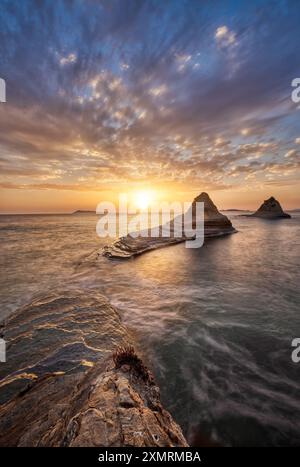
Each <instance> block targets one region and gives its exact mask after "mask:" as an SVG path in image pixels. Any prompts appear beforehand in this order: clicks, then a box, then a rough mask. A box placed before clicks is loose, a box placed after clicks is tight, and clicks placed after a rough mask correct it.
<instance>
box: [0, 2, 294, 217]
mask: <svg viewBox="0 0 300 467" xmlns="http://www.w3.org/2000/svg"><path fill="white" fill-rule="evenodd" d="M299 24H300V4H299V1H296V0H294V1H285V0H280V1H275V0H274V1H271V0H268V1H258V0H252V1H251V2H249V1H230V0H227V1H214V2H212V1H203V0H202V1H200V0H197V1H193V0H179V1H176V0H171V1H168V0H164V1H160V0H159V1H156V0H119V1H117V0H97V1H96V0H77V1H76V0H65V1H61V0H55V1H52V0H50V1H47V0H24V1H22V2H21V1H17V0H16V1H14V0H0V77H1V78H2V79H4V80H5V82H6V100H7V102H5V103H0V128H1V132H0V177H1V178H0V189H1V195H0V212H2V213H6V212H7V213H8V212H9V213H14V212H68V211H73V210H76V209H95V207H96V205H97V204H98V203H99V202H101V201H117V199H118V194H119V193H135V192H139V191H140V190H149V189H151V190H152V192H154V193H155V196H156V198H157V199H158V200H162V201H172V200H174V201H190V200H192V199H193V198H194V197H195V196H196V195H197V194H199V193H200V192H202V191H206V192H208V193H209V194H210V195H211V197H212V199H213V200H214V201H215V203H216V204H217V206H218V207H219V208H222V209H229V208H245V209H256V208H257V207H258V206H259V205H260V204H261V203H262V201H263V200H264V199H266V198H268V197H270V196H271V195H273V196H275V197H276V198H277V199H279V201H280V202H281V203H282V205H283V207H284V208H286V209H293V208H300V199H299V195H300V184H299V175H300V169H299V155H300V106H299V104H296V103H294V102H293V101H292V99H291V93H292V90H293V88H292V87H291V82H292V80H293V79H294V78H297V77H300V62H299V52H300V50H299V43H300V27H299Z"/></svg>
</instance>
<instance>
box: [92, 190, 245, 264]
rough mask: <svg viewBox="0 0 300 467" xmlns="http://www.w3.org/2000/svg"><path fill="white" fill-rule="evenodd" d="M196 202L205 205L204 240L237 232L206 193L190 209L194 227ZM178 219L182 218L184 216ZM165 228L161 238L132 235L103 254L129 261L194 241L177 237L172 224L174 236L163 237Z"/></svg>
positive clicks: (162, 227) (166, 226)
mask: <svg viewBox="0 0 300 467" xmlns="http://www.w3.org/2000/svg"><path fill="white" fill-rule="evenodd" d="M196 202H202V203H204V238H210V237H220V236H223V235H229V234H232V233H235V232H236V230H235V228H234V227H233V226H232V223H231V221H230V220H229V219H228V217H227V216H225V215H224V214H221V213H220V212H219V211H218V208H217V207H216V206H215V204H214V203H213V202H212V200H211V199H210V197H209V195H208V194H207V193H204V192H203V193H201V194H200V195H198V196H197V197H196V198H195V199H194V200H193V202H192V205H191V207H190V208H189V209H191V210H192V220H193V224H194V225H195V212H196V211H195V203H196ZM178 217H180V218H182V217H183V216H178ZM178 217H177V219H178ZM182 220H183V219H182ZM165 228H169V224H165V225H162V226H160V236H155V235H151V234H150V235H149V236H146V237H145V236H143V237H142V236H139V237H137V238H133V237H132V236H131V235H129V234H128V235H126V236H125V237H121V238H119V239H118V240H116V241H115V242H113V243H112V244H111V245H107V246H105V247H104V248H103V249H102V251H101V254H102V255H103V256H106V257H108V258H110V259H113V258H116V259H127V258H132V257H134V256H137V255H140V254H142V253H145V252H146V251H150V250H154V249H157V248H161V247H164V246H170V245H174V244H177V243H181V242H184V241H186V240H192V239H193V237H187V236H185V235H182V234H181V235H180V236H176V235H175V234H174V227H173V223H172V222H171V223H170V231H171V233H172V234H173V236H170V237H163V236H162V235H161V232H162V231H163V230H164V229H165ZM150 232H151V231H150Z"/></svg>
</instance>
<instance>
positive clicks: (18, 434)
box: [0, 291, 187, 447]
mask: <svg viewBox="0 0 300 467" xmlns="http://www.w3.org/2000/svg"><path fill="white" fill-rule="evenodd" d="M50 329H51V332H49V330H50ZM45 331H47V332H45ZM4 334H5V339H6V340H7V342H8V352H7V354H8V363H7V366H6V364H4V365H1V372H2V374H1V376H2V380H1V385H0V397H1V398H2V401H3V403H2V405H1V406H0V446H107V447H109V446H186V445H187V444H186V441H185V439H184V437H183V435H182V432H181V430H180V428H179V426H178V425H177V424H176V423H175V422H174V420H173V419H172V417H171V415H170V414H169V413H168V412H167V411H166V410H165V409H164V408H163V407H162V405H161V403H160V398H159V389H158V387H157V386H156V384H155V382H154V379H153V377H152V375H151V373H150V371H149V370H148V369H146V367H145V366H143V368H144V370H143V371H144V374H143V375H142V376H143V377H141V375H140V373H139V372H138V371H136V368H135V366H134V364H133V363H132V362H131V361H128V362H124V364H123V365H122V366H120V367H119V368H116V365H115V363H114V360H113V355H114V353H115V349H116V348H121V349H124V348H130V349H133V347H132V343H133V342H132V339H131V337H130V335H129V333H128V331H127V329H126V328H125V327H124V326H123V325H122V323H121V320H120V317H119V315H118V313H117V311H116V310H115V309H114V308H113V307H111V305H110V304H109V302H108V301H107V300H106V299H105V298H104V297H103V296H102V295H100V294H98V293H94V292H93V293H92V292H85V293H83V292H79V291H74V292H68V293H58V292H55V293H52V294H50V295H49V296H47V297H40V298H39V299H37V300H35V301H34V302H32V304H31V305H28V306H26V307H24V308H22V310H20V311H19V312H18V313H16V314H15V315H14V316H13V317H12V318H11V319H10V320H8V321H7V323H6V325H5V329H4ZM126 346H127V347H126ZM135 361H141V360H140V359H139V358H138V357H135ZM133 362H134V360H133ZM145 375H146V376H145ZM16 382H17V383H18V384H16Z"/></svg>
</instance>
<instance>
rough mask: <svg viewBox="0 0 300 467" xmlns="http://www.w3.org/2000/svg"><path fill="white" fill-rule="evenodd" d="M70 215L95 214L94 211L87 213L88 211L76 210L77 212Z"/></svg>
mask: <svg viewBox="0 0 300 467" xmlns="http://www.w3.org/2000/svg"><path fill="white" fill-rule="evenodd" d="M71 214H72V215H73V214H96V211H88V210H82V209H78V210H77V211H74V212H71Z"/></svg>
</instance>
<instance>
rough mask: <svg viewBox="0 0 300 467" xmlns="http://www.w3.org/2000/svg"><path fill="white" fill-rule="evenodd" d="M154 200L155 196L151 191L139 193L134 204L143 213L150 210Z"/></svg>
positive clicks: (134, 198) (135, 194)
mask: <svg viewBox="0 0 300 467" xmlns="http://www.w3.org/2000/svg"><path fill="white" fill-rule="evenodd" d="M154 199H155V196H154V193H153V191H151V190H143V191H137V192H136V193H134V196H133V200H134V204H135V205H136V207H137V208H138V209H140V210H142V211H143V210H145V209H148V208H149V206H150V205H151V203H153V201H154Z"/></svg>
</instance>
